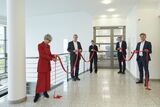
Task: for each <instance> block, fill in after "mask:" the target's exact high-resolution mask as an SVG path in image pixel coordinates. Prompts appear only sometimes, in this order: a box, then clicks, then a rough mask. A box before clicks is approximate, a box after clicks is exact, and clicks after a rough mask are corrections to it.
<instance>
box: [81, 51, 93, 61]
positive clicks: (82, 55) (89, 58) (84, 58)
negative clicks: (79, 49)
mask: <svg viewBox="0 0 160 107" xmlns="http://www.w3.org/2000/svg"><path fill="white" fill-rule="evenodd" d="M94 54H95V52H94V51H93V52H92V55H91V56H90V57H89V60H88V61H86V60H85V58H84V57H83V55H82V53H80V56H81V58H82V59H83V61H84V62H90V61H91V59H92V58H93V56H94Z"/></svg>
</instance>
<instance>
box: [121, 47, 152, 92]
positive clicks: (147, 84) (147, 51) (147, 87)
mask: <svg viewBox="0 0 160 107" xmlns="http://www.w3.org/2000/svg"><path fill="white" fill-rule="evenodd" d="M140 52H145V53H146V63H147V65H146V68H148V62H149V59H148V54H149V50H148V49H146V50H144V51H138V50H134V51H133V52H131V53H132V55H131V56H130V57H129V58H128V59H126V58H125V57H124V56H123V58H124V60H125V61H130V60H131V59H132V58H133V56H134V54H135V53H136V54H137V53H140ZM147 70H148V69H147ZM146 72H147V73H146V81H145V82H146V90H151V89H150V88H149V82H148V81H149V78H148V73H149V72H148V71H146Z"/></svg>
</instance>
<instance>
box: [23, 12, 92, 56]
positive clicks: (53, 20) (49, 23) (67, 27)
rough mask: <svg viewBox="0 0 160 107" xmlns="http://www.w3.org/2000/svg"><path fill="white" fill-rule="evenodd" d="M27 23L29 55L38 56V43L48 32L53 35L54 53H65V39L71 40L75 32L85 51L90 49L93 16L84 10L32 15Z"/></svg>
mask: <svg viewBox="0 0 160 107" xmlns="http://www.w3.org/2000/svg"><path fill="white" fill-rule="evenodd" d="M26 24H27V25H26V52H27V53H26V55H27V56H38V52H37V45H38V43H40V42H41V41H42V40H43V37H44V34H46V33H50V34H51V35H53V41H52V44H51V47H52V49H51V50H52V52H54V53H63V51H64V49H63V39H68V40H69V41H71V40H72V37H73V34H75V33H77V34H78V35H79V41H80V42H81V43H82V47H83V50H84V51H88V46H89V45H90V41H91V39H92V32H93V31H92V17H91V16H90V15H88V14H86V13H83V12H77V13H62V14H55V15H46V16H35V17H30V18H27V20H26Z"/></svg>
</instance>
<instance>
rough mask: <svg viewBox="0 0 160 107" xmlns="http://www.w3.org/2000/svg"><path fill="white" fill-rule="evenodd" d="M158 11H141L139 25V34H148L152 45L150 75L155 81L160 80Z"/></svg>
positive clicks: (152, 9) (159, 25) (159, 22)
mask: <svg viewBox="0 0 160 107" xmlns="http://www.w3.org/2000/svg"><path fill="white" fill-rule="evenodd" d="M159 11H160V10H158V9H155V8H154V7H153V8H148V9H144V8H143V9H140V10H139V18H140V19H141V20H140V21H139V23H138V25H139V31H138V32H139V33H140V32H145V33H147V40H148V41H150V42H151V43H152V51H153V54H152V56H151V57H152V61H151V63H150V75H151V78H153V79H160V72H159V70H160V60H159V58H160V43H159V37H160V17H158V16H159Z"/></svg>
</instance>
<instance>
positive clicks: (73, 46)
mask: <svg viewBox="0 0 160 107" xmlns="http://www.w3.org/2000/svg"><path fill="white" fill-rule="evenodd" d="M71 43H72V46H73V50H75V47H74V42H73V41H72V42H71Z"/></svg>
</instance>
